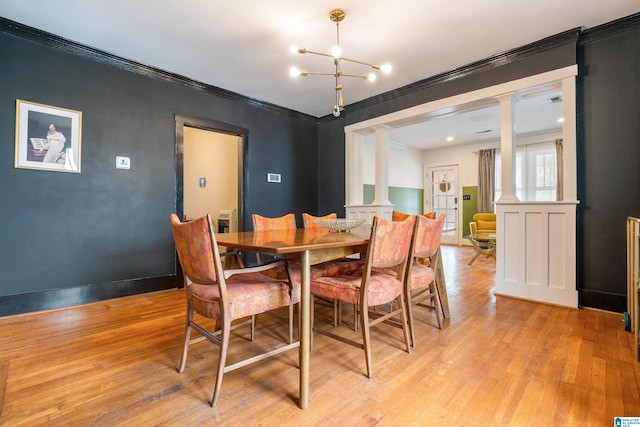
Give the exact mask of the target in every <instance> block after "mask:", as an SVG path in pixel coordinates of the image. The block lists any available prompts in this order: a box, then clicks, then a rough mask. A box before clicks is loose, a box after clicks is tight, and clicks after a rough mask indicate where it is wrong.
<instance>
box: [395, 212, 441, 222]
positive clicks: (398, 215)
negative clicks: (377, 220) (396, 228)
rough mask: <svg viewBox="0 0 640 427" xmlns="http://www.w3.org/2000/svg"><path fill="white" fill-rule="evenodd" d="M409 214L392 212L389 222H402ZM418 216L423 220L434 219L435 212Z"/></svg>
mask: <svg viewBox="0 0 640 427" xmlns="http://www.w3.org/2000/svg"><path fill="white" fill-rule="evenodd" d="M410 216H411V215H410V214H407V213H404V212H400V211H393V212H391V220H392V221H404V220H405V219H407V218H408V217H410ZM420 216H423V217H425V218H431V219H434V218H435V217H436V212H435V211H433V212H427V213H424V214H421V215H420Z"/></svg>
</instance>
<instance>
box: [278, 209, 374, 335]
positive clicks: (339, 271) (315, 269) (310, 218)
mask: <svg viewBox="0 0 640 427" xmlns="http://www.w3.org/2000/svg"><path fill="white" fill-rule="evenodd" d="M337 217H338V216H337V215H336V213H335V212H333V213H330V214H327V215H323V216H314V215H311V214H308V213H306V212H303V213H302V219H303V221H304V228H305V230H320V229H323V227H322V226H321V225H318V224H316V222H315V220H316V219H336V218H337ZM361 262H362V261H361V260H357V259H352V258H341V259H338V260H333V261H325V262H321V263H319V264H315V265H312V266H311V271H310V273H311V279H312V280H313V278H315V277H322V276H341V275H344V274H349V273H351V272H352V271H354V270H356V269H357V268H358V267H359V266H360V264H361ZM299 266H300V264H299V263H297V262H295V261H294V262H292V263H291V264H290V267H291V272H292V276H293V278H294V280H295V281H297V283H300V277H301V271H300V268H299ZM316 301H321V302H322V303H324V304H325V305H327V306H330V307H332V308H333V325H334V326H338V325H339V324H340V323H341V322H342V316H341V313H342V306H341V304H340V301H339V300H336V299H331V298H321V297H320V298H317V299H316ZM356 312H357V308H354V323H353V325H354V329H356V330H357V322H356V319H355V313H356Z"/></svg>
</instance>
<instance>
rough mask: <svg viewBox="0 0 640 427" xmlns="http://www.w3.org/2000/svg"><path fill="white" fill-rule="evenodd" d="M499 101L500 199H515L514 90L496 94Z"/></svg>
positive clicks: (516, 198)
mask: <svg viewBox="0 0 640 427" xmlns="http://www.w3.org/2000/svg"><path fill="white" fill-rule="evenodd" d="M496 99H497V100H498V101H500V153H501V160H502V161H501V167H502V182H501V185H502V195H501V196H500V201H517V200H518V197H517V196H516V195H515V188H516V176H515V173H514V165H515V164H516V150H515V139H516V138H515V128H514V117H515V101H516V97H515V92H508V93H504V94H502V95H498V96H496Z"/></svg>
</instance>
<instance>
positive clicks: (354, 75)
mask: <svg viewBox="0 0 640 427" xmlns="http://www.w3.org/2000/svg"><path fill="white" fill-rule="evenodd" d="M342 76H343V77H357V78H359V79H363V80H367V79H369V76H368V75H367V74H342Z"/></svg>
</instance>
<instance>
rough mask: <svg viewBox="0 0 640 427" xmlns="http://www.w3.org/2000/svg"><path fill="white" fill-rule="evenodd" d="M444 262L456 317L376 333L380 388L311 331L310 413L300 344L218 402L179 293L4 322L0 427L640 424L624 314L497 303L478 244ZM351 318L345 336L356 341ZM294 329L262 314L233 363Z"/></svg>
mask: <svg viewBox="0 0 640 427" xmlns="http://www.w3.org/2000/svg"><path fill="white" fill-rule="evenodd" d="M442 253H443V265H444V270H445V275H446V282H447V290H448V294H449V305H450V312H451V318H450V319H445V321H444V323H443V327H442V329H441V330H439V329H437V328H435V327H434V326H433V325H434V318H433V313H432V312H429V311H427V310H417V311H416V328H417V334H418V341H417V347H416V348H415V349H414V351H413V353H412V354H408V353H406V352H405V351H403V350H402V342H401V334H400V333H399V329H397V328H394V327H392V326H389V325H384V324H382V325H379V326H376V327H375V328H373V329H372V340H373V344H372V347H373V365H374V367H373V369H374V377H373V379H371V380H370V379H368V378H367V377H366V375H365V372H366V371H365V363H364V355H363V352H362V351H361V350H358V349H356V348H353V347H351V346H348V345H345V344H343V343H340V342H337V341H335V340H332V339H330V338H328V337H324V336H321V335H316V336H315V339H314V350H313V352H312V353H311V370H310V381H311V385H310V405H309V409H307V410H301V409H299V408H298V406H297V402H298V369H297V351H295V350H294V351H290V352H286V353H283V354H281V355H278V356H277V357H274V358H272V359H268V360H265V361H262V362H260V363H257V364H255V365H252V366H247V367H244V368H242V369H239V370H237V371H234V372H230V373H227V374H226V375H225V377H224V381H223V387H222V394H221V398H220V402H219V403H218V406H217V407H216V408H211V407H210V406H209V404H208V399H210V398H211V393H212V388H213V383H214V377H213V372H214V369H215V365H216V361H217V357H218V348H217V347H216V346H214V345H212V344H211V343H209V342H206V341H205V342H201V343H198V344H196V345H194V346H192V347H191V349H190V350H189V355H188V360H187V367H186V369H185V371H184V372H183V373H182V374H179V373H178V372H177V366H178V363H179V359H180V353H181V347H182V339H183V337H182V334H183V328H184V310H185V300H184V292H183V291H182V290H168V291H162V292H157V293H152V294H145V295H138V296H133V297H127V298H120V299H116V300H110V301H103V302H99V303H93V304H87V305H84V306H79V307H73V308H68V309H63V310H54V311H49V312H42V313H32V314H28V315H20V316H13V317H6V318H0V349H2V350H0V380H1V379H2V374H3V373H4V375H5V388H4V391H5V393H4V406H3V407H2V412H1V414H0V415H1V417H2V418H1V419H0V422H2V423H3V424H6V425H12V426H13V425H15V426H33V425H45V424H48V425H96V426H114V425H137V426H174V425H181V426H200V425H213V424H220V425H245V426H253V425H262V426H269V425H278V426H282V425H319V426H332V425H359V426H360V425H362V426H368V425H382V426H396V425H408V426H418V425H420V426H422V425H429V426H449V425H461V426H462V425H465V426H466V425H482V426H505V425H514V426H515V425H518V426H520V425H525V426H538V425H579V426H586V425H589V426H591V425H610V424H611V422H612V420H613V417H614V416H638V415H639V414H640V390H639V384H640V363H638V362H634V361H633V347H632V338H633V336H632V334H630V333H628V332H625V331H624V328H623V324H622V316H621V315H620V314H615V313H606V312H602V311H595V310H572V309H567V308H563V307H556V306H551V305H543V304H537V303H534V302H531V301H522V300H517V299H511V298H506V297H496V296H494V294H493V290H494V276H495V261H494V260H493V259H492V258H485V257H480V258H479V259H478V260H477V261H476V262H475V263H474V264H473V265H472V266H468V265H467V264H466V263H467V262H468V260H469V258H470V257H471V256H472V251H471V250H470V249H469V248H457V247H443V251H442ZM350 309H351V308H350V307H348V306H345V308H344V314H343V318H344V320H345V325H343V326H340V327H339V333H341V334H346V335H347V336H350V337H352V338H356V339H357V338H359V332H355V331H353V330H352V329H351V328H350V319H351V318H352V316H351V313H350V311H349V310H350ZM316 321H317V322H319V323H322V324H324V325H327V326H328V325H330V324H331V322H332V312H331V310H330V309H329V308H326V307H322V306H320V305H318V306H317V311H316ZM209 326H212V323H209ZM286 331H287V326H286V322H284V321H282V320H281V319H276V318H273V317H271V316H262V315H261V316H259V320H258V328H257V339H256V341H255V342H250V341H249V340H248V329H246V328H240V329H238V330H236V331H234V332H233V334H232V342H231V347H230V354H229V358H230V360H237V359H238V358H239V357H244V356H246V355H250V354H255V353H256V352H257V351H258V350H261V349H265V348H272V347H273V346H276V345H280V344H282V343H283V342H284V340H285V338H286ZM3 360H4V361H10V363H9V362H7V363H4V362H2V361H3ZM3 368H4V372H3V371H2V369H3Z"/></svg>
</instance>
